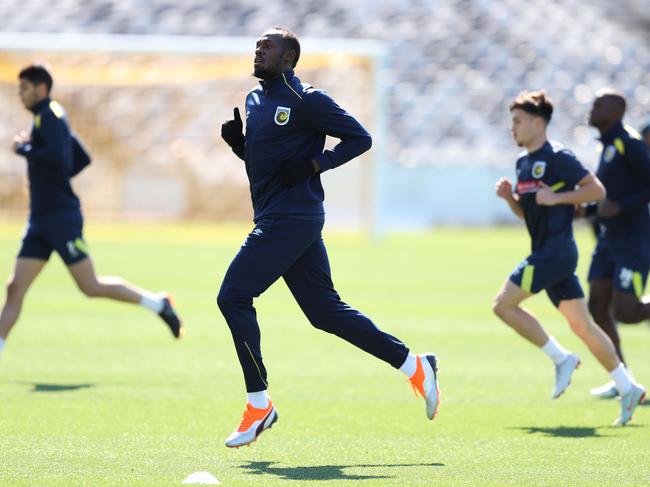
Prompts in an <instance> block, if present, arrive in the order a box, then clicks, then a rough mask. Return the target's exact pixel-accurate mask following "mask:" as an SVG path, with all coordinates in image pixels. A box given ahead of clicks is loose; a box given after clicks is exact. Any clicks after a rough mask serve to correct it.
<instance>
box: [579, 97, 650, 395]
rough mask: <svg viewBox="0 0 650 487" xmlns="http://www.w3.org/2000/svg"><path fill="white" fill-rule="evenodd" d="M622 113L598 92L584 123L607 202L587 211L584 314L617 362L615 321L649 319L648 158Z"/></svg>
mask: <svg viewBox="0 0 650 487" xmlns="http://www.w3.org/2000/svg"><path fill="white" fill-rule="evenodd" d="M625 108H626V103H625V98H624V97H623V95H621V94H620V93H617V92H615V91H613V90H604V91H601V92H600V93H599V94H598V96H597V97H596V99H595V100H594V103H593V106H592V109H591V112H590V114H589V124H590V125H592V126H593V127H596V128H597V129H598V131H599V132H600V141H601V143H602V146H603V149H602V153H601V155H600V162H599V164H598V171H597V173H596V174H597V176H598V178H599V179H600V180H601V181H602V182H603V185H604V186H605V189H606V190H607V199H605V200H604V201H601V202H600V203H599V204H597V205H595V204H594V205H591V206H589V207H587V209H586V210H587V211H586V214H587V215H588V216H591V215H593V216H595V217H596V221H597V223H598V230H597V236H598V244H597V245H596V249H595V250H594V253H593V256H592V261H591V267H590V268H589V286H590V291H589V310H590V311H591V314H592V315H593V317H594V319H595V320H596V323H598V325H599V326H600V327H601V328H602V329H603V331H605V333H607V335H608V336H609V337H610V338H611V339H612V342H614V346H615V347H616V351H617V353H618V355H619V357H620V358H621V360H624V358H623V352H622V351H621V344H620V338H619V336H618V331H617V329H616V322H617V321H619V322H621V323H639V322H641V321H644V320H647V319H650V302H648V301H647V297H645V298H644V296H643V292H644V289H645V285H646V281H647V279H648V270H649V269H650V211H648V202H650V157H649V156H648V150H647V147H646V146H645V144H644V143H643V141H642V140H641V137H640V136H639V134H638V133H636V131H635V130H633V129H631V128H629V127H626V126H624V125H623V115H624V114H625ZM591 393H592V394H593V395H594V396H598V397H615V396H617V395H618V390H617V388H616V384H615V383H614V382H608V383H606V384H605V385H603V386H601V387H596V388H594V389H592V390H591Z"/></svg>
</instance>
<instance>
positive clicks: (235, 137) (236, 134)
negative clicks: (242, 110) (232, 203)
mask: <svg viewBox="0 0 650 487" xmlns="http://www.w3.org/2000/svg"><path fill="white" fill-rule="evenodd" d="M232 113H233V115H234V117H235V118H234V119H233V120H228V121H227V122H224V123H223V124H221V138H222V139H223V140H225V141H226V144H228V145H229V146H230V147H231V148H232V150H233V152H234V153H235V154H237V155H239V154H242V155H243V153H244V134H243V133H242V131H243V129H244V124H243V123H242V121H241V116H240V115H239V108H237V107H235V108H234V110H233V112H232Z"/></svg>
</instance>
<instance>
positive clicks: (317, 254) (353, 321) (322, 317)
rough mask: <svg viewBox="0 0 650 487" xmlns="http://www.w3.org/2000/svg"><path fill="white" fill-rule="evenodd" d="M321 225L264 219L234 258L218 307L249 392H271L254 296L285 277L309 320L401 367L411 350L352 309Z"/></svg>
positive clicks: (316, 222)
mask: <svg viewBox="0 0 650 487" xmlns="http://www.w3.org/2000/svg"><path fill="white" fill-rule="evenodd" d="M322 228H323V223H322V222H320V221H311V220H298V219H292V218H267V219H264V220H260V221H259V223H258V224H257V226H256V227H255V228H254V229H253V231H252V232H251V233H250V234H249V235H248V237H247V238H246V241H245V242H244V244H243V245H242V247H241V249H240V250H239V252H238V253H237V255H236V256H235V258H234V259H233V261H232V263H231V264H230V267H229V268H228V271H227V272H226V275H225V277H224V280H223V283H222V284H221V289H220V290H219V295H218V297H217V303H218V305H219V308H220V309H221V312H222V313H223V316H224V317H225V318H226V322H227V323H228V326H229V328H230V332H231V333H232V337H233V341H234V342H235V348H236V349H237V356H238V357H239V362H240V364H241V367H242V369H243V372H244V380H245V381H246V390H247V392H257V391H262V390H265V389H267V388H268V381H267V377H266V369H265V367H264V362H263V361H262V352H261V350H260V328H259V325H258V324H257V317H256V313H255V308H254V307H253V298H256V297H258V296H259V295H260V294H262V293H263V292H264V291H265V290H266V289H268V288H269V286H271V284H273V283H274V282H275V281H276V280H278V279H279V278H280V277H282V278H284V281H285V282H286V283H287V286H288V287H289V290H290V291H291V293H292V294H293V297H294V298H295V299H296V301H297V302H298V305H299V306H300V308H301V309H302V311H303V313H305V316H306V317H307V319H308V320H309V322H310V323H311V324H312V325H313V326H314V327H316V328H318V329H320V330H324V331H326V332H328V333H333V334H334V335H336V336H338V337H341V338H343V339H344V340H346V341H348V342H350V343H351V344H353V345H355V346H357V347H359V348H360V349H362V350H365V351H366V352H368V353H370V354H371V355H374V356H375V357H377V358H379V359H381V360H383V361H385V362H387V363H389V364H390V365H392V366H393V367H395V368H399V367H400V366H401V365H402V364H403V363H404V361H405V360H406V356H407V355H408V352H409V350H408V348H407V347H406V346H405V345H404V343H402V342H401V341H400V340H398V339H397V338H395V337H393V336H391V335H389V334H387V333H384V332H383V331H381V330H380V329H379V328H377V327H376V326H375V325H374V323H373V322H372V321H371V320H370V319H369V318H367V317H366V316H365V315H363V314H362V313H360V312H359V311H357V310H355V309H354V308H352V307H350V306H348V305H347V304H345V303H344V302H343V301H341V298H340V297H339V295H338V294H337V292H336V291H335V290H334V285H333V284H332V278H331V272H330V266H329V260H328V258H327V251H326V250H325V244H324V243H323V238H322V236H321V230H322Z"/></svg>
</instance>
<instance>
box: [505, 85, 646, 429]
mask: <svg viewBox="0 0 650 487" xmlns="http://www.w3.org/2000/svg"><path fill="white" fill-rule="evenodd" d="M510 112H511V114H512V135H513V137H514V139H515V141H516V142H517V144H518V145H519V146H520V147H524V148H526V152H524V153H523V154H522V155H521V156H520V157H519V159H518V160H517V185H516V187H515V192H514V193H513V188H512V184H511V183H510V181H509V180H508V179H506V178H501V179H500V180H499V181H498V182H497V186H496V191H497V196H499V197H501V198H503V199H504V200H505V201H506V203H508V206H509V207H510V209H511V210H512V212H513V213H514V214H515V215H517V216H518V217H520V218H523V219H524V220H525V222H526V227H527V228H528V233H529V234H530V237H531V241H532V253H531V254H530V255H529V256H528V257H527V258H526V259H525V260H524V261H523V262H521V264H519V266H517V268H516V269H515V270H514V271H513V272H512V274H511V275H510V277H509V278H508V279H507V280H506V282H505V284H504V285H503V287H502V288H501V290H500V291H499V294H498V295H497V297H496V299H495V301H494V312H495V313H496V314H497V316H498V317H499V318H501V319H502V320H503V321H504V322H505V323H506V324H507V325H509V326H511V327H512V328H513V329H514V330H515V331H516V332H517V333H519V334H520V335H521V336H522V337H523V338H525V339H526V340H528V341H529V342H531V343H532V344H533V345H536V346H537V347H538V348H540V349H541V350H542V351H543V352H544V353H545V354H546V355H547V356H548V357H549V358H550V359H551V360H552V361H553V362H554V364H555V388H554V390H553V393H552V398H553V399H556V398H558V397H559V396H560V395H562V393H563V392H564V391H565V390H566V388H567V387H568V386H569V383H570V382H571V376H572V375H573V372H574V371H575V369H576V368H577V367H578V365H579V364H580V359H579V358H578V356H577V355H575V354H574V353H571V352H569V351H568V350H566V349H565V348H563V347H562V346H561V345H560V344H559V343H558V342H557V341H556V340H555V338H553V337H552V336H549V335H548V334H547V333H546V331H545V330H544V328H542V325H541V324H540V323H539V322H538V321H537V319H536V318H535V317H534V316H533V315H532V314H531V313H530V312H529V311H527V310H526V309H524V308H522V307H521V303H522V302H523V301H524V300H525V299H528V298H529V297H531V296H532V295H533V294H536V293H538V292H540V291H542V290H546V293H547V294H548V297H549V298H550V299H551V301H552V302H553V304H554V305H555V306H556V307H557V308H558V309H559V311H560V312H561V313H562V314H563V315H564V317H565V318H566V320H567V321H568V323H569V325H570V326H571V329H572V330H573V331H574V332H575V334H576V335H578V337H579V338H580V339H581V340H582V341H583V342H584V343H585V345H587V347H588V348H589V350H590V351H591V353H592V354H593V355H594V356H595V357H596V359H597V360H598V361H599V362H600V364H601V365H602V366H603V367H604V368H605V369H606V370H607V371H608V372H609V373H610V376H611V377H612V379H613V380H614V381H615V382H616V384H617V386H618V387H620V388H621V389H622V390H623V393H622V396H621V415H620V416H619V418H618V419H617V420H616V424H619V425H624V424H626V423H627V422H628V421H629V420H630V419H631V418H632V414H633V412H634V410H635V408H636V407H637V405H638V404H639V403H640V402H642V401H643V399H644V397H645V389H644V388H643V387H642V386H640V385H638V384H635V383H634V381H633V380H632V378H631V377H630V375H629V373H628V371H627V369H626V368H625V365H624V364H623V363H622V362H621V361H620V359H619V358H618V357H617V355H616V351H615V349H614V345H613V344H612V341H611V340H610V339H609V337H608V336H607V335H606V334H605V333H603V331H602V330H601V329H600V328H599V327H598V326H597V325H596V324H595V323H594V322H593V320H592V318H591V316H589V312H588V310H587V304H586V303H585V299H584V294H583V293H582V288H581V287H580V282H579V281H578V278H577V276H576V275H575V269H576V265H577V264H578V249H577V247H576V243H575V240H574V239H573V228H572V222H573V215H574V205H579V204H582V203H585V202H590V201H597V200H601V199H603V198H604V197H605V190H604V188H603V185H602V184H601V182H600V181H599V180H598V179H597V178H596V177H594V176H593V175H592V174H590V173H589V172H588V171H587V170H586V169H585V168H584V167H583V166H582V164H580V162H579V161H578V160H577V159H576V157H575V156H574V155H573V153H571V152H570V151H568V150H566V149H564V148H562V147H561V146H559V145H555V144H551V143H549V141H548V139H547V136H546V127H547V125H548V123H549V122H550V121H551V115H552V114H553V105H552V104H551V102H550V100H549V99H548V97H547V96H546V94H545V93H544V92H543V91H542V92H539V91H538V92H524V93H521V94H520V95H519V96H518V97H517V98H515V100H513V102H512V103H511V104H510Z"/></svg>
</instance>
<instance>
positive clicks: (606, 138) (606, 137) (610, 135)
mask: <svg viewBox="0 0 650 487" xmlns="http://www.w3.org/2000/svg"><path fill="white" fill-rule="evenodd" d="M623 132H625V128H624V127H623V122H622V121H621V120H619V121H618V122H616V125H614V126H613V127H611V128H610V129H609V130H608V131H607V132H605V133H604V134H602V135H601V136H600V141H601V142H602V143H603V144H608V143H610V142H612V141H614V139H616V137H618V136H620V135H621V134H622V133H623Z"/></svg>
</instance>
